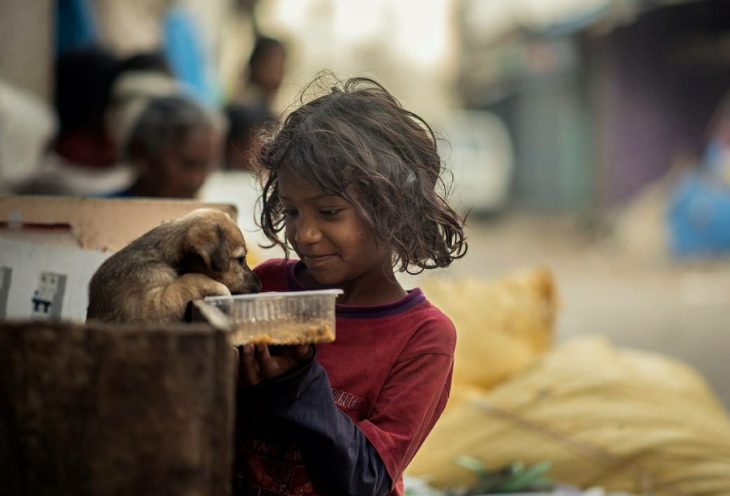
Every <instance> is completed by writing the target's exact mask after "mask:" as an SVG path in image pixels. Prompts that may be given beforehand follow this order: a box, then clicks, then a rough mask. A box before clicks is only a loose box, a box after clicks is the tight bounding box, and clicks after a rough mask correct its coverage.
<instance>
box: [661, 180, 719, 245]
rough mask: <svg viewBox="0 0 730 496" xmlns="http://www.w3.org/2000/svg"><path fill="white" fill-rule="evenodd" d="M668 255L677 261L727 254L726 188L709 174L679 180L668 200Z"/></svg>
mask: <svg viewBox="0 0 730 496" xmlns="http://www.w3.org/2000/svg"><path fill="white" fill-rule="evenodd" d="M668 220H669V231H670V247H671V250H672V253H673V254H674V255H675V256H677V257H679V258H685V259H687V258H703V257H716V256H724V255H730V188H729V187H727V186H726V185H724V184H723V183H722V182H720V181H718V180H717V179H716V178H714V176H713V175H712V174H707V173H703V172H701V171H693V172H690V173H687V174H685V175H684V177H682V179H681V180H680V181H679V183H678V184H677V186H676V187H675V189H674V191H673V192H672V194H671V195H670V198H669V211H668Z"/></svg>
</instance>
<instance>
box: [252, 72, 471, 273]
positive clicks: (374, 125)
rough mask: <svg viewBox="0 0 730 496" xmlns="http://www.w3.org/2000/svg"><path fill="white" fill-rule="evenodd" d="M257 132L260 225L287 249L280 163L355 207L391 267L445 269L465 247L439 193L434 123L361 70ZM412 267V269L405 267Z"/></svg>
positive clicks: (459, 223)
mask: <svg viewBox="0 0 730 496" xmlns="http://www.w3.org/2000/svg"><path fill="white" fill-rule="evenodd" d="M330 78H331V75H328V74H325V75H320V76H318V77H317V79H315V81H314V82H313V83H312V84H310V85H309V86H308V87H307V88H305V90H304V92H302V95H303V96H302V98H301V101H302V106H301V107H299V108H298V109H296V110H295V111H293V112H291V113H290V114H289V115H288V116H287V118H286V119H285V120H284V122H283V124H282V125H281V126H280V127H279V128H278V129H274V130H272V131H271V132H270V133H269V134H268V135H264V136H262V137H261V142H260V148H259V153H258V154H257V162H258V163H257V166H258V168H259V171H260V173H261V174H262V175H261V179H262V183H263V194H262V196H261V199H260V200H261V202H262V210H261V217H260V225H261V228H262V229H263V231H264V233H265V235H266V236H267V237H268V238H269V239H270V240H271V241H272V242H273V244H274V245H279V246H281V247H282V248H283V249H284V252H285V254H286V256H288V253H289V249H288V247H287V245H286V241H283V240H281V239H280V237H279V233H280V232H281V231H282V230H283V229H284V227H285V219H284V211H283V208H282V205H281V202H280V200H279V186H278V173H279V170H280V169H281V168H282V167H283V166H286V167H287V170H288V171H290V172H291V173H293V174H295V175H297V176H298V177H300V178H303V179H305V180H306V181H308V182H310V183H312V184H314V185H316V186H318V187H319V188H320V189H321V190H322V191H323V192H325V193H327V194H334V195H340V196H342V197H343V198H345V199H346V200H347V201H348V202H350V203H351V204H352V205H354V206H355V208H356V209H357V210H358V212H359V213H360V215H361V216H362V218H363V219H364V221H365V223H366V224H367V225H368V226H369V227H370V229H371V230H372V232H373V233H374V235H375V237H376V240H377V241H378V242H382V243H384V244H385V246H388V247H390V248H391V250H392V253H393V255H392V256H393V260H392V264H393V267H394V268H397V269H398V270H401V271H406V272H409V273H412V274H417V273H420V272H422V271H423V270H424V269H431V268H436V267H446V266H448V265H449V264H450V263H451V262H452V261H453V260H455V259H457V258H461V257H462V256H464V255H465V254H466V250H467V243H466V237H465V235H464V229H463V227H464V226H463V219H462V218H460V217H459V215H458V214H457V213H456V212H455V211H454V210H453V209H452V208H451V207H450V206H449V205H448V203H447V202H446V200H445V196H446V193H447V188H446V185H445V183H444V182H443V180H442V178H441V172H442V164H441V159H440V157H439V154H438V151H437V147H436V138H435V136H434V133H433V131H432V129H431V128H430V127H429V126H428V124H426V122H425V121H424V120H423V119H422V118H420V117H419V116H418V115H416V114H414V113H413V112H410V111H408V110H406V109H404V108H403V107H402V106H401V104H400V103H399V102H398V101H397V100H396V99H395V98H394V97H393V96H392V95H391V94H390V93H389V92H388V91H387V90H386V89H385V88H384V87H383V86H381V85H380V84H378V83H377V82H375V81H373V80H371V79H368V78H363V77H358V78H353V79H348V80H346V81H344V82H341V81H335V83H334V84H333V85H329V92H328V93H327V94H325V95H324V96H320V97H318V98H316V99H314V100H311V101H309V102H308V103H303V102H304V95H305V94H306V93H307V92H308V91H309V90H310V89H311V88H313V87H315V86H322V82H323V81H325V80H328V79H330ZM411 267H416V268H415V269H411Z"/></svg>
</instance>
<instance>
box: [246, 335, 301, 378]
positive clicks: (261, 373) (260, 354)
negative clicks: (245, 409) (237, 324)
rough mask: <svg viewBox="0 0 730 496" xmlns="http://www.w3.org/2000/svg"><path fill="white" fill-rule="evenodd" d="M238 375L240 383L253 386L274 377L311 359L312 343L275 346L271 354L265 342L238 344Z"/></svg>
mask: <svg viewBox="0 0 730 496" xmlns="http://www.w3.org/2000/svg"><path fill="white" fill-rule="evenodd" d="M237 349H238V355H239V362H238V363H239V367H238V376H239V381H240V382H241V384H244V385H247V386H255V385H256V384H259V383H260V382H261V381H264V380H267V379H275V378H277V377H279V376H281V375H284V374H286V373H288V372H291V371H292V370H294V369H296V368H297V367H299V366H301V365H303V364H304V363H306V362H307V361H309V360H311V359H312V354H313V351H314V348H313V347H312V345H309V344H305V345H301V346H277V347H276V353H275V354H273V355H272V354H271V351H270V350H269V347H268V346H267V345H265V344H259V345H255V346H254V345H252V344H247V345H244V346H239V347H238V348H237Z"/></svg>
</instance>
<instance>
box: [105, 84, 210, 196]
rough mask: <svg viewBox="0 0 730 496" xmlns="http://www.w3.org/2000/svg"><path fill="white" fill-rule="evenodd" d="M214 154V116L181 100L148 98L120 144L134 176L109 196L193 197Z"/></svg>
mask: <svg viewBox="0 0 730 496" xmlns="http://www.w3.org/2000/svg"><path fill="white" fill-rule="evenodd" d="M218 150H219V139H218V133H217V130H216V126H215V120H214V117H213V116H212V115H211V114H209V113H208V111H207V110H206V109H204V108H203V107H201V106H200V105H198V104H197V103H196V102H194V101H193V100H191V99H189V98H187V97H185V96H179V95H176V96H162V97H155V98H152V99H151V100H150V101H149V102H148V103H147V105H146V107H145V108H144V110H143V111H142V113H141V114H140V115H139V117H138V118H137V119H136V121H135V122H134V124H133V125H132V128H131V131H130V133H129V136H128V138H127V140H126V144H125V146H124V155H125V158H126V159H127V161H128V162H129V163H130V164H132V165H133V166H134V168H135V170H136V173H137V178H136V180H135V181H134V182H133V183H132V185H131V186H129V187H128V188H126V189H124V190H122V191H119V192H116V193H112V194H110V195H109V196H112V197H165V198H194V197H195V196H196V194H197V193H198V190H199V189H200V188H201V186H202V185H203V183H204V182H205V180H206V178H207V176H208V173H209V172H210V170H211V169H212V167H213V165H214V163H215V161H216V158H217V156H218Z"/></svg>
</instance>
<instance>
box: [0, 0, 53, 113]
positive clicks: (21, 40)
mask: <svg viewBox="0 0 730 496" xmlns="http://www.w3.org/2000/svg"><path fill="white" fill-rule="evenodd" d="M53 16H54V3H53V2H52V1H51V0H33V1H31V2H18V1H15V2H13V1H3V2H0V79H3V80H4V81H6V82H8V83H10V84H12V85H15V86H17V87H18V88H22V89H24V90H26V91H29V92H31V93H33V94H35V95H37V96H39V97H40V98H42V99H43V100H45V101H50V99H51V97H52V81H51V74H52V66H53V33H54V31H53V19H54V17H53Z"/></svg>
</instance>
